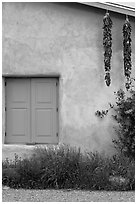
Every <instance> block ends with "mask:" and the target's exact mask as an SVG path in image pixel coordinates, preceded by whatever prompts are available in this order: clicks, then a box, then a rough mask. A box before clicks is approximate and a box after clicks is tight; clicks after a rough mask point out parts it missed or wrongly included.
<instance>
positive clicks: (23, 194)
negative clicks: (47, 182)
mask: <svg viewBox="0 0 137 204" xmlns="http://www.w3.org/2000/svg"><path fill="white" fill-rule="evenodd" d="M2 201H3V202H135V192H134V191H130V192H116V191H113V192H112V191H81V190H24V189H19V190H16V189H5V190H3V192H2Z"/></svg>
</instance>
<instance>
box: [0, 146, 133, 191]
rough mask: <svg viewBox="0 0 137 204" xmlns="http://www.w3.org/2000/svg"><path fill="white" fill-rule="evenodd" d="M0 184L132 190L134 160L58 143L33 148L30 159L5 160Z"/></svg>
mask: <svg viewBox="0 0 137 204" xmlns="http://www.w3.org/2000/svg"><path fill="white" fill-rule="evenodd" d="M2 168H3V170H2V183H3V185H7V186H10V187H12V188H27V189H47V188H53V189H68V188H69V189H86V190H89V189H90V190H134V189H135V162H134V161H131V160H129V159H128V158H126V157H124V156H122V155H114V156H113V157H111V158H109V157H107V156H105V155H101V154H99V153H98V152H94V153H92V152H85V153H82V152H81V151H80V149H77V148H72V147H70V146H66V145H61V146H56V147H48V148H39V147H37V148H35V149H34V152H33V154H32V156H30V158H26V159H21V158H18V155H15V159H14V160H12V161H9V160H8V159H6V160H5V161H3V163H2Z"/></svg>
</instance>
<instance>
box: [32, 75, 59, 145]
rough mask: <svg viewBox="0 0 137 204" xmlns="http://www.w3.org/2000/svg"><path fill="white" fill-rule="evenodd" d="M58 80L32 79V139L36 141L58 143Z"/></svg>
mask: <svg viewBox="0 0 137 204" xmlns="http://www.w3.org/2000/svg"><path fill="white" fill-rule="evenodd" d="M56 83H57V80H56V79H45V78H43V79H42V78H39V79H33V80H32V81H31V87H32V91H31V100H32V104H31V119H32V120H31V127H32V140H33V141H34V142H36V143H57V142H58V135H57V95H56V93H57V90H56V89H57V88H56V87H57V86H56Z"/></svg>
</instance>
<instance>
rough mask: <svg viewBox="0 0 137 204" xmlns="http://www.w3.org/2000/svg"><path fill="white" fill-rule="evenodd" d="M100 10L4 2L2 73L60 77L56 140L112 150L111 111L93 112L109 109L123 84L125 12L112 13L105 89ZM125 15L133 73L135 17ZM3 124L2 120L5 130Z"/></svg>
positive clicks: (76, 5) (70, 4)
mask: <svg viewBox="0 0 137 204" xmlns="http://www.w3.org/2000/svg"><path fill="white" fill-rule="evenodd" d="M104 14H105V10H102V9H96V8H94V7H88V6H84V5H80V4H76V3H25V2H24V3H3V19H2V20H3V24H2V28H3V76H33V75H34V76H37V75H42V76H60V78H59V141H60V143H68V144H71V145H76V146H81V147H82V148H84V149H90V150H99V151H102V150H105V151H106V152H109V153H110V152H111V151H112V147H111V140H112V137H113V136H114V129H113V126H114V121H113V120H112V119H111V113H109V115H108V116H107V117H105V118H104V119H100V118H98V117H96V116H95V112H96V111H97V110H102V109H107V108H108V107H109V105H108V103H109V102H113V101H114V98H115V97H114V91H117V90H118V89H119V88H122V87H123V86H124V74H123V56H122V26H123V23H124V21H125V15H121V14H117V13H113V12H110V15H111V18H112V21H113V28H112V38H113V42H112V43H113V46H112V48H113V55H112V71H111V79H112V83H111V86H110V87H107V86H106V84H105V82H104V62H103V46H102V39H103V35H102V26H103V16H104ZM129 19H130V21H131V25H132V65H133V74H134V58H135V57H134V53H135V50H134V40H135V36H134V35H135V31H134V26H135V25H134V18H132V17H129ZM3 98H4V94H3ZM3 104H4V103H3ZM3 110H4V105H3ZM3 115H4V113H3ZM3 119H4V116H3ZM4 126H5V122H4V120H3V130H4Z"/></svg>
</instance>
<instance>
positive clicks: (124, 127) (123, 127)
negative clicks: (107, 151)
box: [113, 89, 135, 159]
mask: <svg viewBox="0 0 137 204" xmlns="http://www.w3.org/2000/svg"><path fill="white" fill-rule="evenodd" d="M129 93H130V96H128V97H126V94H125V92H124V91H123V90H121V89H120V90H119V91H117V92H116V93H115V94H116V99H117V101H116V105H117V106H116V108H114V110H115V111H116V115H115V116H114V118H115V120H116V121H117V123H118V128H116V133H117V136H118V138H117V139H115V140H113V143H114V145H115V147H116V148H117V149H118V150H120V152H121V153H123V154H124V155H125V156H127V157H131V158H133V159H134V158H135V90H133V89H131V90H130V92H129Z"/></svg>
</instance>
